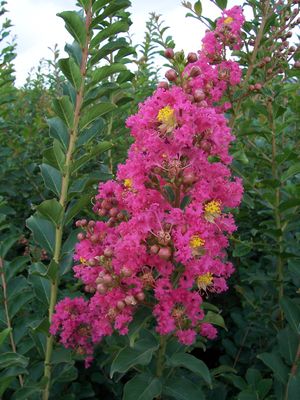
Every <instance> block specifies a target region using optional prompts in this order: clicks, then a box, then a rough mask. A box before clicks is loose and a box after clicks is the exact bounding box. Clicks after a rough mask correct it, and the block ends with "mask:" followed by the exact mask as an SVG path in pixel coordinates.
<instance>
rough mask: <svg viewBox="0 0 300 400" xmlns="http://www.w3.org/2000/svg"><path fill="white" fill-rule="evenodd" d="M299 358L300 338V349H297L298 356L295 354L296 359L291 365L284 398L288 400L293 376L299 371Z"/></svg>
mask: <svg viewBox="0 0 300 400" xmlns="http://www.w3.org/2000/svg"><path fill="white" fill-rule="evenodd" d="M299 359H300V340H299V344H298V349H297V353H296V356H295V360H294V362H293V365H292V366H291V371H290V376H289V380H288V382H287V385H286V390H285V395H284V400H288V398H289V385H290V381H291V379H292V378H293V377H295V376H296V373H297V370H298V361H299Z"/></svg>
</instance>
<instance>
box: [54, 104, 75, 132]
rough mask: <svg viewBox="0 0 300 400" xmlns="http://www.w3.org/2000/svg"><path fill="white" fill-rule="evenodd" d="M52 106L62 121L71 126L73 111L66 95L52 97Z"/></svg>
mask: <svg viewBox="0 0 300 400" xmlns="http://www.w3.org/2000/svg"><path fill="white" fill-rule="evenodd" d="M53 107H54V111H55V113H56V114H57V115H58V116H59V118H61V119H62V121H63V122H64V123H65V124H66V125H67V127H69V128H70V129H72V128H73V124H74V112H73V105H72V103H71V101H70V99H69V97H68V96H62V97H60V98H58V99H54V101H53Z"/></svg>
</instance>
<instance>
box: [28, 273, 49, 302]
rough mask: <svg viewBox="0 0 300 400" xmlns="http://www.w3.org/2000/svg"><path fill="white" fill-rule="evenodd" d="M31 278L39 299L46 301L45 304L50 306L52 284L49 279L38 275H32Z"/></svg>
mask: <svg viewBox="0 0 300 400" xmlns="http://www.w3.org/2000/svg"><path fill="white" fill-rule="evenodd" d="M29 280H30V283H31V284H32V286H33V290H34V292H35V295H36V297H37V299H39V301H41V302H42V303H44V305H45V306H48V305H49V303H50V292H51V284H50V282H49V280H48V279H46V278H42V277H40V276H36V275H31V276H30V278H29Z"/></svg>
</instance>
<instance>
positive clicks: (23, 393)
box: [11, 386, 42, 400]
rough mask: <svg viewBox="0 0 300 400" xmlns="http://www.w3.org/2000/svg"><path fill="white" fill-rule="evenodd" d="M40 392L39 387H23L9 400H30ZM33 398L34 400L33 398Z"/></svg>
mask: <svg viewBox="0 0 300 400" xmlns="http://www.w3.org/2000/svg"><path fill="white" fill-rule="evenodd" d="M41 392H42V388H41V387H39V386H24V387H22V388H20V389H18V390H17V391H16V392H14V394H13V395H12V397H11V400H28V399H31V398H33V397H31V396H34V395H37V394H39V393H41ZM34 398H36V397H35V396H34Z"/></svg>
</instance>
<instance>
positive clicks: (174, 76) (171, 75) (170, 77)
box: [165, 69, 177, 82]
mask: <svg viewBox="0 0 300 400" xmlns="http://www.w3.org/2000/svg"><path fill="white" fill-rule="evenodd" d="M165 77H166V78H167V79H168V80H169V81H170V82H175V81H176V79H177V73H176V71H174V69H169V70H168V71H167V72H166V73H165Z"/></svg>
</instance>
